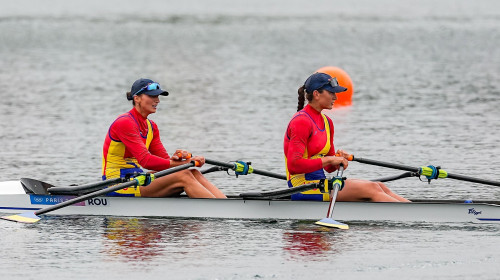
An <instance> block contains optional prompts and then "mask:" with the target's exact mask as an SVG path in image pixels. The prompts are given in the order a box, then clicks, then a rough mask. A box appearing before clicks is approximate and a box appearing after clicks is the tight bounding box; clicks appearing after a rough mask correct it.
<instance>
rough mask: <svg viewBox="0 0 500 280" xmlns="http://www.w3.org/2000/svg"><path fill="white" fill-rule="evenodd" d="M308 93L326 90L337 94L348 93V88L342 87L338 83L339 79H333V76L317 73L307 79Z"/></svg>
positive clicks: (305, 84) (306, 87)
mask: <svg viewBox="0 0 500 280" xmlns="http://www.w3.org/2000/svg"><path fill="white" fill-rule="evenodd" d="M304 86H305V89H306V92H307V93H312V92H313V91H315V90H320V89H326V90H328V91H329V92H332V93H337V92H343V91H346V90H347V88H345V87H342V86H340V85H339V83H338V82H337V78H332V76H330V75H328V74H325V73H319V72H316V73H314V74H312V75H311V76H309V78H307V80H306V82H305V83H304Z"/></svg>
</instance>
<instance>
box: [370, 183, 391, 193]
mask: <svg viewBox="0 0 500 280" xmlns="http://www.w3.org/2000/svg"><path fill="white" fill-rule="evenodd" d="M384 188H387V187H386V186H385V185H384V184H383V183H381V182H370V190H371V191H373V192H377V193H379V192H385V191H384Z"/></svg>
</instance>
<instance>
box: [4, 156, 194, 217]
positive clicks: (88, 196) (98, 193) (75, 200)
mask: <svg viewBox="0 0 500 280" xmlns="http://www.w3.org/2000/svg"><path fill="white" fill-rule="evenodd" d="M197 165H198V163H197V162H195V161H191V162H189V163H186V164H183V165H179V166H176V167H172V168H169V169H165V170H163V171H159V172H156V173H154V174H153V175H154V178H159V177H163V176H166V175H169V174H172V173H175V172H178V171H181V170H184V169H188V168H190V167H192V166H197ZM138 185H139V180H137V179H132V180H131V181H128V182H126V183H122V184H119V185H116V186H112V187H109V188H106V189H102V190H99V191H96V192H92V193H89V194H86V195H82V196H79V197H75V198H73V199H70V200H66V201H64V202H61V203H59V204H56V205H52V206H49V207H47V208H42V209H40V210H37V211H35V212H25V213H22V214H17V215H12V216H4V217H0V218H2V219H4V220H9V221H15V222H23V223H36V222H38V221H39V220H40V219H41V218H40V217H38V215H41V214H45V213H48V212H51V211H54V210H57V209H60V208H63V207H66V206H69V205H73V204H75V203H78V202H82V201H84V200H87V199H91V198H94V197H97V196H101V195H105V194H107V193H110V192H114V191H117V190H121V189H124V188H128V187H136V186H138Z"/></svg>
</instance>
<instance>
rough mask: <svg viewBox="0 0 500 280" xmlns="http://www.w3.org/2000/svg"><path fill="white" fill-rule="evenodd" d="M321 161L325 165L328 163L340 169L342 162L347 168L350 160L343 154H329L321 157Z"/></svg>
mask: <svg viewBox="0 0 500 280" xmlns="http://www.w3.org/2000/svg"><path fill="white" fill-rule="evenodd" d="M321 161H322V163H323V167H325V166H327V165H333V166H335V167H337V169H338V168H339V167H340V164H342V165H343V166H344V169H347V166H348V165H349V162H348V161H347V159H346V158H345V157H343V156H327V157H323V158H321Z"/></svg>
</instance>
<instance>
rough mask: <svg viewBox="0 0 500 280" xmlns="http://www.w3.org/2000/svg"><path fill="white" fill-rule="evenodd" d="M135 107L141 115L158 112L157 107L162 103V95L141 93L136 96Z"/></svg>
mask: <svg viewBox="0 0 500 280" xmlns="http://www.w3.org/2000/svg"><path fill="white" fill-rule="evenodd" d="M134 101H135V108H136V109H137V110H138V111H139V112H140V113H141V115H143V116H145V117H147V116H148V115H149V114H153V113H156V107H157V106H158V104H159V103H160V97H159V96H158V95H157V96H150V95H147V94H140V95H136V96H134Z"/></svg>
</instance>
